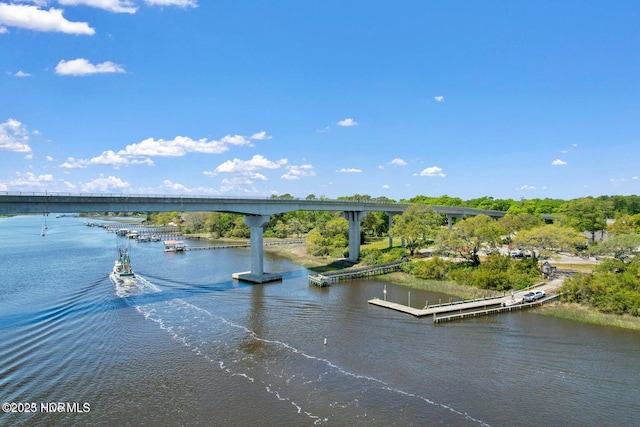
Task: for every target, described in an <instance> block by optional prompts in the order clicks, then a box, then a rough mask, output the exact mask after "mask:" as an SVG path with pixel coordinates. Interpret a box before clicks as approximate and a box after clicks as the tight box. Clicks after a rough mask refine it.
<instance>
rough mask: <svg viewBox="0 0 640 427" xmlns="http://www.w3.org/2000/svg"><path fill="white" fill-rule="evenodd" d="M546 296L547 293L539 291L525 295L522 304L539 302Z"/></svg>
mask: <svg viewBox="0 0 640 427" xmlns="http://www.w3.org/2000/svg"><path fill="white" fill-rule="evenodd" d="M546 295H547V294H545V292H544V291H543V290H537V291H533V292H529V293H527V294H525V296H523V297H522V302H523V303H526V302H534V301H538V300H539V299H542V298H544V297H545V296H546Z"/></svg>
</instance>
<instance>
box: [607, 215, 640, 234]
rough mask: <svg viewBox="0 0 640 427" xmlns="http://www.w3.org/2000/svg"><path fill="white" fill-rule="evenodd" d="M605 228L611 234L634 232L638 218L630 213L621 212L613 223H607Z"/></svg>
mask: <svg viewBox="0 0 640 427" xmlns="http://www.w3.org/2000/svg"><path fill="white" fill-rule="evenodd" d="M607 229H608V230H609V232H610V233H611V234H631V233H635V232H636V231H637V229H638V220H637V219H636V218H635V217H634V216H632V215H629V214H622V215H620V216H619V217H618V218H616V220H615V222H614V223H613V224H610V225H608V227H607Z"/></svg>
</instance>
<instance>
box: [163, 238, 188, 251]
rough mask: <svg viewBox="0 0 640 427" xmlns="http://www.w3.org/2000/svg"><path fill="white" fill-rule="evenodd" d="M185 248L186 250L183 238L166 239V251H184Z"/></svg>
mask: <svg viewBox="0 0 640 427" xmlns="http://www.w3.org/2000/svg"><path fill="white" fill-rule="evenodd" d="M184 250H185V246H184V242H183V241H182V240H165V241H164V251H165V252H183V251H184Z"/></svg>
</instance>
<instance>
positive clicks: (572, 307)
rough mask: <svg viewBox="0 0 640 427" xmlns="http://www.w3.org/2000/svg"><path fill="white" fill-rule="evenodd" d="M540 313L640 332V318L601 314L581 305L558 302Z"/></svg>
mask: <svg viewBox="0 0 640 427" xmlns="http://www.w3.org/2000/svg"><path fill="white" fill-rule="evenodd" d="M538 312H539V313H540V314H543V315H545V316H554V317H559V318H561V319H567V320H574V321H576V322H582V323H590V324H592V325H600V326H614V327H617V328H626V329H633V330H637V331H640V317H635V316H629V315H622V316H621V315H618V314H606V313H601V312H599V311H596V310H595V309H593V308H589V307H585V306H583V305H580V304H573V303H566V302H556V303H552V304H547V305H544V306H542V307H541V308H540V309H539V310H538Z"/></svg>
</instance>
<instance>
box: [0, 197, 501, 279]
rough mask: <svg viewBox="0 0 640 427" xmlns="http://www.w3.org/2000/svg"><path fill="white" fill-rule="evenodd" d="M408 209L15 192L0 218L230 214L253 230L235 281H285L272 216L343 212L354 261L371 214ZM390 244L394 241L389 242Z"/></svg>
mask: <svg viewBox="0 0 640 427" xmlns="http://www.w3.org/2000/svg"><path fill="white" fill-rule="evenodd" d="M408 206H409V205H407V204H400V203H383V202H373V201H354V200H329V199H275V198H223V197H208V196H167V195H127V194H104V193H100V194H71V193H13V192H0V215H17V214H29V213H43V214H45V213H72V212H73V213H82V212H174V211H175V212H227V213H235V214H242V215H244V221H245V223H246V224H247V225H248V226H249V229H250V231H251V271H250V272H246V273H239V274H237V275H234V277H236V278H238V279H240V280H246V281H250V282H255V283H264V282H268V281H274V280H280V279H281V276H279V275H277V274H269V273H265V272H264V257H263V241H262V235H263V231H264V227H265V226H266V225H267V223H268V222H269V215H273V214H279V213H284V212H291V211H338V212H342V213H343V216H344V217H345V218H346V219H347V220H348V221H349V259H350V260H352V261H354V262H355V261H357V260H358V258H359V257H360V221H361V220H362V218H363V217H364V216H365V215H366V214H367V212H387V214H388V215H389V227H391V224H392V217H393V215H397V214H401V213H402V212H404V211H405V210H406V209H407V207H408ZM431 207H432V208H433V209H434V210H435V211H436V212H438V213H440V214H443V215H446V217H447V220H448V223H449V226H451V224H452V223H453V220H454V218H463V217H465V216H475V215H480V214H484V215H488V216H490V217H493V218H500V217H503V216H504V215H505V212H502V211H494V210H483V209H471V208H465V207H460V206H431ZM389 243H390V244H391V239H390V241H389Z"/></svg>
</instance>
